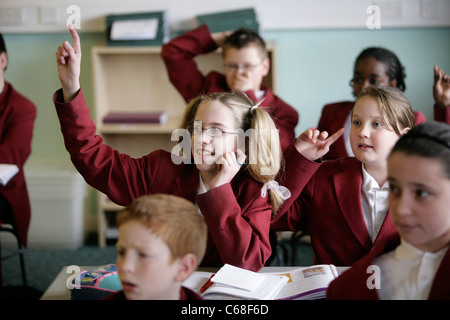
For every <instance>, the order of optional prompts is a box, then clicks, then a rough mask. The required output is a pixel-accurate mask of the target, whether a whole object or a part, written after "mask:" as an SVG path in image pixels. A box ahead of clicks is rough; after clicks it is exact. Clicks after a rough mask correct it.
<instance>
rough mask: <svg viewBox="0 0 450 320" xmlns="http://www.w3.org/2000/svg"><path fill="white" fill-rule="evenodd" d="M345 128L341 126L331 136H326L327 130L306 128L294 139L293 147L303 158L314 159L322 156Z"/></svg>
mask: <svg viewBox="0 0 450 320" xmlns="http://www.w3.org/2000/svg"><path fill="white" fill-rule="evenodd" d="M344 131H345V129H344V128H341V129H340V130H338V131H337V132H336V133H334V134H333V135H332V136H330V137H328V132H326V131H322V132H320V131H319V130H312V129H308V130H306V131H304V132H303V133H302V134H300V136H298V138H297V139H296V140H295V148H296V149H297V151H298V152H299V153H301V154H302V155H303V156H304V157H305V158H307V159H309V160H311V161H314V160H317V159H319V158H321V157H323V156H324V155H325V154H326V153H327V152H328V150H330V146H331V145H332V144H333V143H334V142H335V141H336V140H337V139H339V137H340V136H341V135H342V134H343V133H344Z"/></svg>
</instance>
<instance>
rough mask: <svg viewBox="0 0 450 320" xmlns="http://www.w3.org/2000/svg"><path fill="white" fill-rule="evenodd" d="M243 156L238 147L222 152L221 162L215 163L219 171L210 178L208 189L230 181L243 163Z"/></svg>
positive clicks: (244, 156)
mask: <svg viewBox="0 0 450 320" xmlns="http://www.w3.org/2000/svg"><path fill="white" fill-rule="evenodd" d="M245 158H246V155H245V153H244V152H243V151H242V150H240V149H237V150H236V152H234V151H232V152H228V153H226V154H224V156H223V158H222V159H221V163H220V164H217V167H218V168H219V173H218V174H217V175H216V176H215V177H214V178H213V179H212V180H211V183H210V189H214V188H217V187H220V186H221V185H223V184H225V183H228V182H230V181H231V180H232V179H233V178H234V176H235V175H236V174H237V173H238V172H239V170H240V169H241V166H243V165H244V163H245Z"/></svg>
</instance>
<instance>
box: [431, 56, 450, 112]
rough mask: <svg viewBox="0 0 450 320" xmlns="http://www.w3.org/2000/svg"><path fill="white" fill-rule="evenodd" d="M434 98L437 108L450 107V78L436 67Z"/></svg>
mask: <svg viewBox="0 0 450 320" xmlns="http://www.w3.org/2000/svg"><path fill="white" fill-rule="evenodd" d="M433 96H434V101H435V102H436V104H437V106H439V107H442V108H445V107H448V106H450V76H449V75H448V74H446V73H444V71H443V70H442V69H439V68H438V67H437V66H436V65H435V66H434V85H433Z"/></svg>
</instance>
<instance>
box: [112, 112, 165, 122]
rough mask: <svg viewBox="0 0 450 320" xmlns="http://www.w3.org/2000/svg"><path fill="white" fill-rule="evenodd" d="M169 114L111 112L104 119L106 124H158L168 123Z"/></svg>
mask: <svg viewBox="0 0 450 320" xmlns="http://www.w3.org/2000/svg"><path fill="white" fill-rule="evenodd" d="M167 119H168V114H167V112H165V111H158V112H109V113H108V114H106V116H104V117H103V123H104V124H120V123H141V124H147V123H157V124H164V123H166V122H167Z"/></svg>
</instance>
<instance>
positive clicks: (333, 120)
mask: <svg viewBox="0 0 450 320" xmlns="http://www.w3.org/2000/svg"><path fill="white" fill-rule="evenodd" d="M354 104H355V101H344V102H337V103H331V104H327V105H326V106H324V107H323V109H322V115H321V117H320V120H319V124H318V126H317V129H318V130H320V131H327V132H328V133H329V134H330V135H331V134H333V133H335V132H336V131H338V130H339V129H341V128H345V132H344V134H343V135H342V136H341V137H339V139H338V140H336V141H335V142H334V143H333V144H332V145H331V146H330V150H329V151H328V153H327V154H326V155H325V156H324V157H323V159H324V160H332V159H339V158H346V157H352V156H353V151H352V149H351V146H350V141H349V135H350V129H351V119H350V117H351V111H352V109H353V106H354ZM414 116H415V122H414V125H417V124H419V123H424V122H425V121H426V120H425V115H424V114H423V113H422V112H419V111H414Z"/></svg>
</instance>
